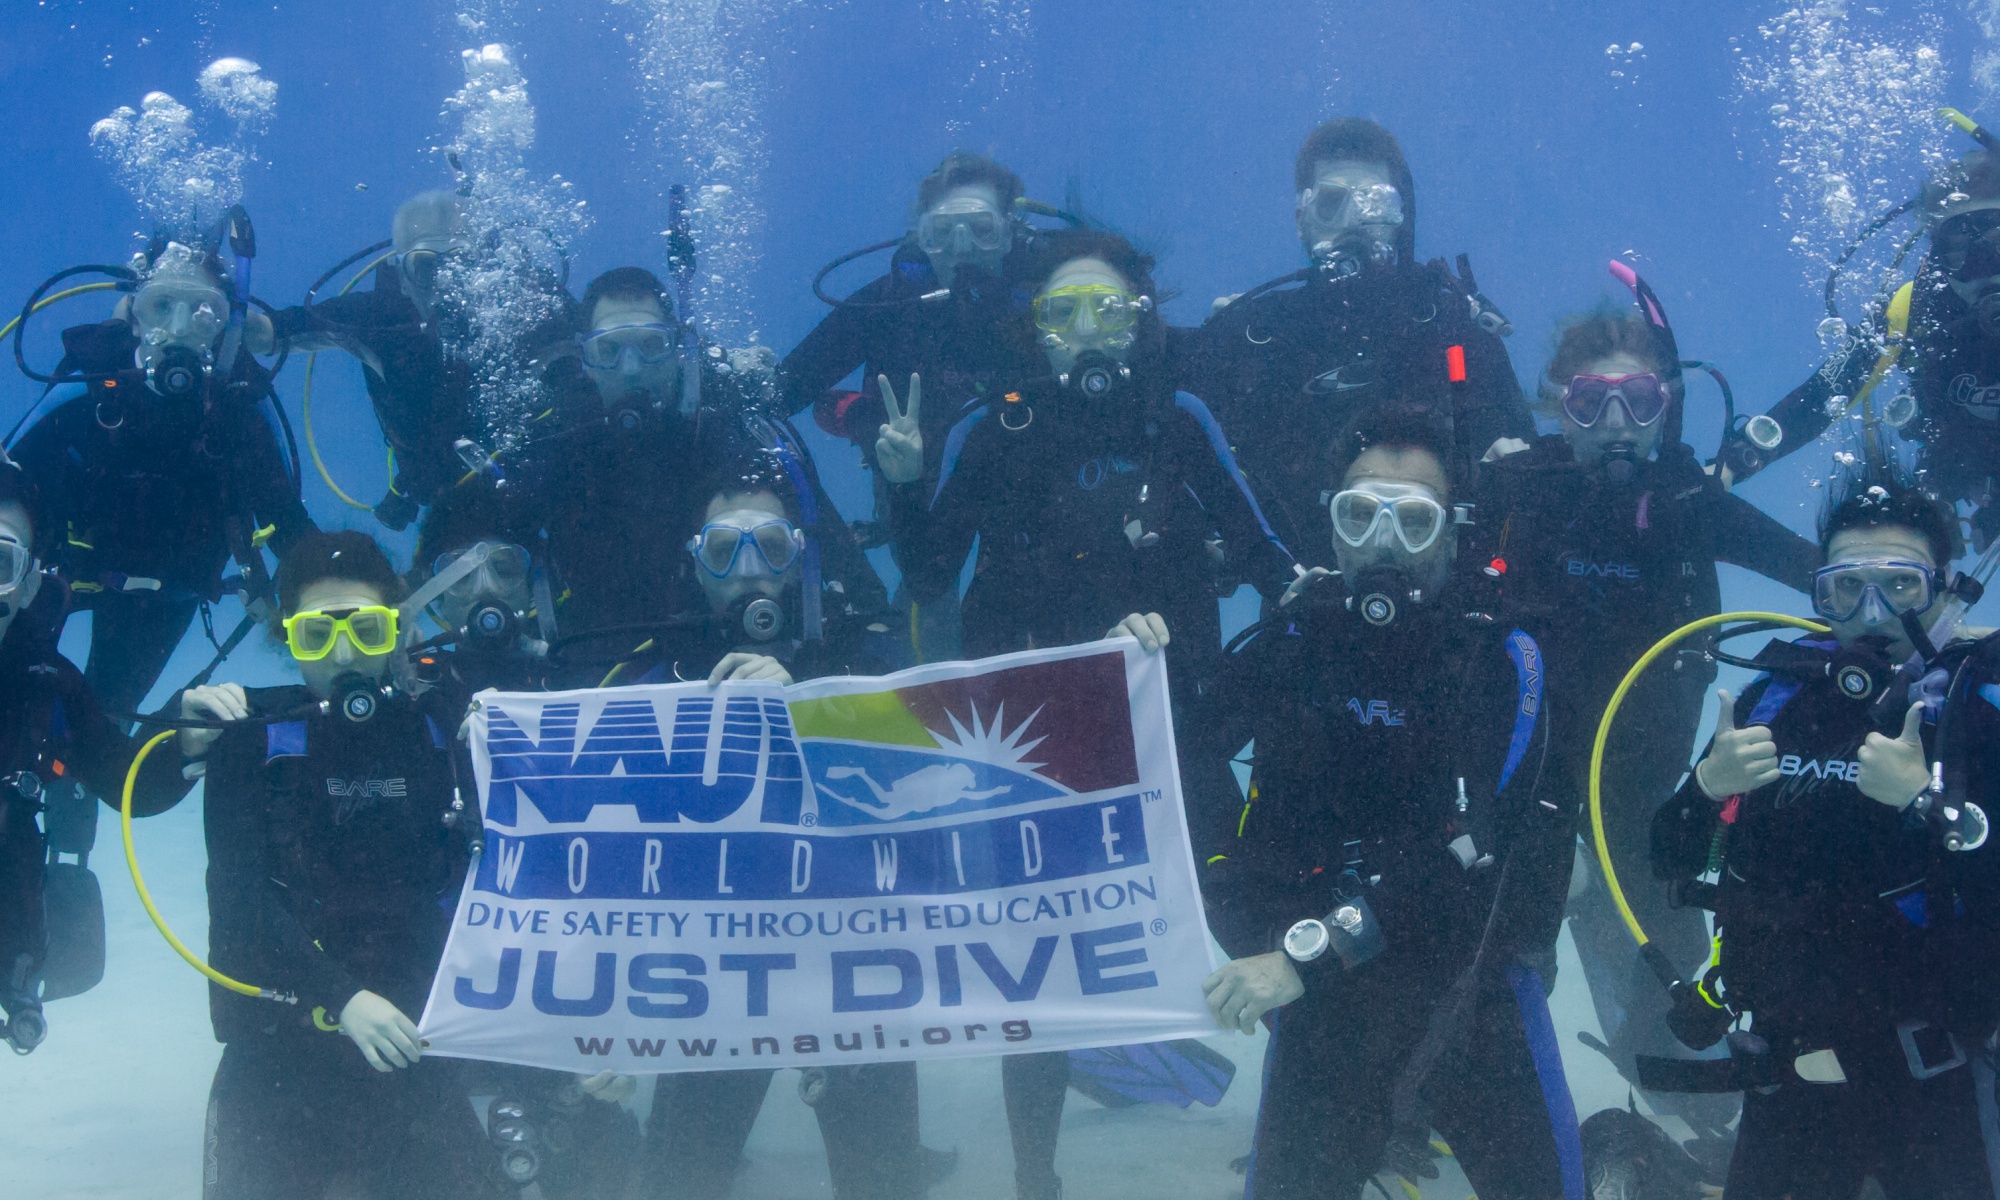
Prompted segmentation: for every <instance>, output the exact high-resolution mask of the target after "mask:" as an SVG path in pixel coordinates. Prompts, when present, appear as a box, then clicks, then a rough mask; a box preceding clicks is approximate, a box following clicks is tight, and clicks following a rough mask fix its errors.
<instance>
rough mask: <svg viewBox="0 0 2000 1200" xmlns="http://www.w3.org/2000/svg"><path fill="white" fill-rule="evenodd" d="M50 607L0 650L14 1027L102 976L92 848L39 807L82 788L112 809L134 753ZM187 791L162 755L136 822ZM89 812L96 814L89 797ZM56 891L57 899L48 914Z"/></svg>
mask: <svg viewBox="0 0 2000 1200" xmlns="http://www.w3.org/2000/svg"><path fill="white" fill-rule="evenodd" d="M49 599H53V597H49ZM46 608H47V606H46V605H44V604H42V603H37V604H35V605H31V606H30V607H29V609H28V610H27V611H26V612H24V613H22V614H20V615H18V616H16V617H15V619H14V621H13V623H12V624H11V625H10V626H9V627H8V629H7V634H6V637H5V638H4V640H0V1009H4V1010H6V1013H7V1014H8V1015H9V1016H12V1017H18V1016H20V1015H21V1014H22V1013H23V1012H24V1011H28V1010H31V1009H39V1007H40V1004H39V1001H40V1000H41V999H59V998H61V997H62V996H71V995H75V994H76V993H78V992H81V991H84V990H85V989H87V988H89V987H90V986H92V985H93V984H95V983H96V982H97V978H98V977H99V976H101V975H102V973H103V962H104V915H103V907H102V901H101V900H100V899H97V898H96V897H97V896H98V892H97V884H96V881H95V880H94V879H92V878H91V876H90V871H89V867H88V866H87V863H88V860H89V855H90V846H89V844H88V843H87V842H79V841H78V839H77V836H76V833H77V831H76V830H74V829H70V828H65V827H63V826H62V825H61V824H60V822H59V821H52V820H51V819H50V817H51V814H53V813H56V812H59V811H62V810H60V809H57V808H54V807H50V808H45V807H44V806H45V805H48V804H49V803H50V801H51V800H53V799H54V798H55V797H56V796H57V795H58V794H60V795H62V796H64V797H65V798H69V796H70V794H71V793H73V792H75V791H77V790H78V789H79V788H87V789H89V791H90V792H92V793H95V794H96V795H98V796H101V797H103V798H104V800H105V803H107V804H114V805H115V804H117V803H118V802H119V798H120V796H121V794H122V792H123V791H124V786H125V773H126V769H127V768H128V767H130V766H131V763H132V755H133V753H134V751H135V750H136V749H137V748H138V747H137V744H136V743H135V742H133V741H132V739H130V738H128V737H126V736H125V734H124V733H123V732H122V731H121V730H120V729H118V728H117V727H116V726H114V725H113V724H112V723H111V721H110V719H109V718H107V717H106V716H105V715H104V712H103V710H102V709H100V708H99V707H98V705H97V699H96V697H95V696H93V695H92V694H91V691H90V686H89V685H88V684H86V683H85V682H84V680H83V673H82V672H80V671H78V670H77V669H76V668H75V667H74V666H72V665H71V664H70V661H69V660H68V659H66V658H64V657H63V656H62V655H61V654H59V653H57V651H56V639H55V637H54V636H53V635H52V634H51V633H50V632H49V630H48V629H47V628H46V624H45V622H38V618H40V617H43V616H44V615H45V613H46ZM38 624H40V626H41V627H37V626H38ZM189 786H190V784H189V783H188V781H186V780H184V779H182V778H181V759H180V755H179V754H176V753H173V752H172V751H171V748H169V750H167V751H166V752H162V753H156V754H154V755H152V756H151V757H150V758H149V759H148V760H147V762H146V765H145V767H144V768H143V769H142V770H141V771H140V773H139V778H138V781H137V783H136V785H135V786H134V788H133V796H132V814H133V815H134V816H139V817H145V816H151V815H153V814H154V813H158V812H164V811H165V810H166V809H168V808H171V807H173V805H174V804H175V803H177V802H178V801H179V800H180V798H181V797H182V796H184V795H186V794H187V791H188V788H189ZM84 801H85V802H86V803H90V804H93V805H94V804H95V801H92V800H90V799H89V796H88V795H85V796H84ZM38 816H40V817H42V820H43V822H44V824H37V821H36V818H37V817H38ZM45 825H46V827H45ZM58 854H72V855H75V856H76V858H77V861H76V862H73V863H68V862H62V861H60V860H57V859H56V858H55V856H56V855H58ZM50 890H53V891H54V892H55V893H57V895H56V896H55V902H54V903H53V904H52V905H50V906H49V908H47V909H45V906H44V897H45V894H47V892H49V891H50ZM91 908H94V909H95V911H94V912H93V911H86V910H88V909H91ZM51 910H53V911H51ZM52 943H53V944H52ZM51 951H53V953H54V955H55V957H56V958H58V959H60V960H61V962H60V967H61V968H62V969H61V970H59V971H58V974H60V975H62V976H63V977H62V978H60V979H54V978H52V979H50V980H49V981H48V984H49V987H48V992H47V994H46V995H45V994H44V993H43V989H42V987H41V980H40V975H41V972H42V969H43V966H44V960H45V959H46V958H48V957H49V955H50V954H51ZM93 964H94V968H95V969H94V970H93V969H92V966H93Z"/></svg>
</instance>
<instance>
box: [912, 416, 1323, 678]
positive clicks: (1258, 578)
mask: <svg viewBox="0 0 2000 1200" xmlns="http://www.w3.org/2000/svg"><path fill="white" fill-rule="evenodd" d="M1135 378H1136V376H1135ZM1013 394H1015V395H1018V396H1019V397H1020V399H1019V400H1007V399H1002V400H999V401H995V402H991V403H988V404H983V405H980V406H979V407H977V408H975V409H973V410H972V412H971V413H969V414H968V415H967V416H966V417H965V418H964V419H963V420H961V421H960V422H959V423H958V424H957V425H956V426H955V427H954V428H953V429H952V431H951V436H950V438H949V439H948V441H947V444H946V447H945V458H944V463H943V466H942V468H941V471H940V477H939V479H938V483H937V487H936V489H935V491H933V492H930V493H926V492H925V490H924V488H923V485H922V484H921V483H920V482H919V483H912V484H898V485H896V487H895V488H894V489H893V491H892V494H891V499H892V500H893V502H894V504H893V507H892V508H891V510H890V512H891V516H892V519H893V520H894V522H895V528H896V562H897V565H898V566H900V567H901V568H902V569H903V573H904V575H905V577H906V578H907V579H908V580H909V583H910V586H911V587H912V588H913V589H914V590H915V592H916V594H917V596H918V597H919V598H928V597H930V596H935V595H939V594H941V593H943V592H944V591H946V590H947V589H951V588H955V587H956V586H957V583H958V579H959V573H960V571H961V570H962V568H963V566H964V563H965V558H966V555H967V553H968V552H969V551H970V550H971V549H972V543H973V539H974V538H975V537H977V539H978V542H979V555H978V561H977V562H976V563H975V564H974V566H973V572H972V583H971V586H970V587H968V588H967V590H966V593H965V631H966V635H965V649H966V653H967V654H968V655H969V656H972V657H986V656H988V655H993V654H1004V653H1007V652H1009V651H1013V650H1026V649H1029V648H1031V647H1036V646H1067V645H1073V644H1075V643H1078V642H1088V641H1094V640H1096V639H1098V638H1101V637H1103V636H1104V634H1105V631H1106V630H1108V629H1110V628H1111V626H1112V625H1114V624H1116V623H1117V622H1118V621H1120V620H1122V619H1123V618H1124V617H1125V616H1126V615H1128V614H1130V613H1135V612H1139V613H1144V612H1157V613H1159V614H1161V615H1162V616H1163V617H1164V618H1165V619H1166V622H1167V631H1168V633H1169V634H1171V635H1172V639H1173V640H1172V642H1171V644H1170V646H1169V648H1168V654H1169V656H1170V657H1171V658H1172V659H1173V661H1174V664H1175V669H1176V674H1175V675H1174V676H1173V680H1174V692H1175V696H1176V699H1177V700H1179V699H1183V698H1188V697H1192V696H1194V695H1196V694H1197V693H1198V692H1199V691H1200V690H1201V689H1202V687H1203V685H1204V684H1205V682H1206V681H1207V678H1208V676H1209V675H1210V674H1211V673H1212V671H1213V667H1214V663H1215V661H1216V658H1217V655H1218V649H1219V647H1220V644H1221V619H1220V616H1219V614H1218V611H1217V607H1216V595H1215V588H1214V579H1215V577H1216V576H1217V574H1218V571H1219V567H1218V563H1217V556H1216V555H1215V554H1214V552H1213V551H1212V550H1211V548H1210V546H1209V545H1208V541H1209V539H1210V538H1211V536H1212V535H1213V534H1216V533H1220V534H1221V535H1222V544H1223V545H1224V546H1225V547H1226V548H1227V552H1228V554H1229V555H1230V557H1231V566H1232V568H1233V569H1234V570H1236V571H1238V572H1241V573H1242V574H1243V575H1244V576H1245V577H1247V578H1249V579H1250V580H1251V581H1252V582H1253V583H1255V584H1256V585H1257V587H1258V589H1259V590H1260V591H1262V592H1263V593H1264V594H1265V595H1266V596H1267V597H1268V598H1271V599H1273V600H1275V599H1276V597H1277V596H1278V594H1279V593H1280V592H1281V591H1283V589H1284V587H1285V585H1286V583H1288V582H1289V581H1290V579H1291V578H1292V571H1291V565H1292V557H1291V554H1290V553H1289V552H1288V551H1287V550H1286V549H1285V547H1284V546H1283V545H1282V544H1280V543H1279V541H1278V539H1277V538H1276V537H1275V536H1274V535H1273V533H1272V531H1271V527H1270V525H1269V524H1268V523H1266V521H1265V520H1264V514H1263V512H1262V510H1261V509H1260V508H1259V507H1258V504H1257V501H1256V500H1255V499H1254V498H1252V496H1251V494H1250V490H1249V488H1248V486H1247V485H1246V484H1245V482H1244V479H1243V473H1242V471H1240V470H1239V469H1238V468H1237V465H1236V460H1235V458H1234V456H1233V455H1232V454H1231V453H1230V449H1229V446H1228V445H1227V444H1226V442H1225V441H1224V439H1223V436H1222V431H1221V430H1220V429H1219V428H1218V427H1217V425H1216V423H1215V419H1214V418H1213V417H1212V416H1210V415H1209V412H1208V409H1207V408H1205V407H1204V406H1203V405H1202V403H1201V401H1200V400H1197V399H1196V398H1195V397H1193V396H1191V395H1189V394H1188V393H1186V392H1179V393H1171V392H1169V393H1166V394H1165V395H1161V396H1158V397H1157V398H1146V399H1141V398H1137V397H1118V398H1115V399H1113V400H1110V401H1097V402H1091V401H1085V400H1083V399H1081V398H1080V396H1078V395H1077V394H1076V393H1073V392H1070V391H1068V390H1067V389H1063V388H1059V387H1057V386H1055V385H1054V384H1053V383H1048V382H1044V383H1039V384H1033V385H1025V386H1023V387H1021V388H1020V389H1018V391H1016V392H1014V393H1013ZM1100 406H1101V407H1100Z"/></svg>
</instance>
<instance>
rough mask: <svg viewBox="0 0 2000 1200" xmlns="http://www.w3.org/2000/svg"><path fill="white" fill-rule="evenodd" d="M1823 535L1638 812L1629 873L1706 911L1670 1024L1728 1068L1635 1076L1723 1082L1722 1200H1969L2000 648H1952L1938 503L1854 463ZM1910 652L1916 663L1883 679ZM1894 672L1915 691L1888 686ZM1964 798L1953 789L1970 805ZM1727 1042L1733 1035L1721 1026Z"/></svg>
mask: <svg viewBox="0 0 2000 1200" xmlns="http://www.w3.org/2000/svg"><path fill="white" fill-rule="evenodd" d="M1829 499H1830V506H1829V508H1828V510H1827V512H1826V515H1825V516H1824V517H1823V518H1822V520H1821V522H1820V546H1821V549H1822V551H1823V552H1824V555H1825V559H1826V565H1825V566H1824V567H1822V568H1820V570H1819V571H1818V572H1817V573H1816V574H1815V576H1814V580H1813V591H1812V597H1813V609H1814V611H1815V612H1816V613H1817V614H1818V615H1819V617H1820V619H1821V620H1823V621H1825V622H1826V624H1827V625H1828V626H1830V627H1831V636H1830V637H1828V636H1825V635H1818V636H1809V637H1807V638H1804V639H1801V640H1800V641H1798V642H1793V643H1786V642H1778V641H1773V642H1771V643H1770V644H1769V645H1767V646H1766V647H1765V648H1764V650H1763V651H1761V652H1760V653H1759V654H1758V656H1757V658H1756V660H1755V665H1756V666H1758V667H1759V668H1760V669H1762V670H1763V671H1764V674H1762V675H1760V676H1758V678H1757V679H1756V680H1755V681H1754V682H1753V683H1751V684H1750V685H1749V686H1748V687H1747V688H1745V689H1744V692H1743V695H1742V696H1741V697H1740V698H1736V697H1732V696H1731V695H1730V694H1729V693H1728V692H1726V691H1724V692H1719V693H1718V699H1719V701H1720V704H1721V712H1720V715H1719V717H1718V721H1717V726H1716V732H1715V736H1714V739H1713V741H1712V742H1711V743H1710V745H1709V747H1708V749H1707V751H1706V753H1705V754H1704V755H1703V757H1702V759H1701V761H1700V762H1699V763H1698V764H1697V765H1696V767H1695V769H1694V771H1693V772H1692V773H1691V774H1690V775H1689V776H1688V778H1687V780H1686V781H1685V782H1684V783H1683V784H1682V785H1681V788H1680V790H1679V792H1678V793H1677V794H1676V795H1675V796H1674V797H1673V799H1672V800H1671V801H1670V802H1669V803H1668V804H1667V805H1666V806H1664V807H1662V808H1661V809H1660V810H1659V812H1658V814H1657V815H1656V816H1655V818H1654V822H1653V837H1652V863H1653V869H1654V872H1655V873H1656V874H1657V875H1658V876H1659V877H1660V878H1662V879H1666V880H1671V881H1673V883H1674V885H1675V887H1676V889H1677V890H1678V891H1679V892H1680V893H1681V895H1682V897H1683V899H1684V901H1685V902H1687V903H1690V904H1697V905H1699V906H1701V907H1703V908H1709V909H1712V910H1713V911H1714V913H1715V951H1714V957H1713V958H1712V959H1711V960H1710V962H1709V964H1708V967H1707V969H1706V971H1705V972H1704V973H1703V975H1702V976H1701V977H1700V979H1699V980H1698V981H1697V983H1696V984H1694V985H1685V984H1684V985H1681V986H1679V987H1677V988H1676V989H1675V991H1676V1003H1675V1006H1674V1011H1673V1021H1674V1032H1675V1034H1676V1035H1677V1036H1678V1037H1679V1038H1680V1039H1681V1041H1682V1042H1683V1043H1685V1044H1686V1045H1687V1046H1688V1047H1689V1048H1691V1049H1695V1050H1701V1049H1706V1048H1707V1047H1709V1046H1712V1045H1714V1044H1715V1043H1717V1042H1719V1041H1722V1040H1723V1039H1724V1037H1725V1035H1727V1039H1728V1044H1729V1054H1730V1056H1729V1057H1728V1058H1727V1059H1716V1060H1708V1061H1702V1062H1660V1061H1658V1060H1652V1061H1645V1060H1642V1062H1641V1064H1640V1072H1641V1075H1642V1076H1644V1075H1646V1074H1648V1073H1649V1071H1650V1072H1655V1073H1656V1074H1657V1077H1656V1078H1655V1080H1654V1086H1655V1087H1659V1088H1672V1087H1683V1088H1691V1089H1699V1090H1712V1091H1738V1090H1740V1091H1742V1092H1743V1120H1742V1124H1741V1126H1740V1127H1739V1130H1738V1133H1737V1139H1736V1151H1735V1155H1734V1158H1733V1159H1732V1161H1731V1163H1730V1167H1729V1178H1728V1182H1727V1193H1728V1195H1729V1196H1730V1197H1732V1198H1733V1200H1779V1198H1780V1197H1787V1196H1798V1197H1805V1196H1814V1197H1819V1196H1826V1197H1834V1196H1841V1197H1845V1196H1853V1195H1856V1194H1858V1191H1859V1189H1860V1188H1861V1185H1862V1182H1863V1180H1864V1179H1865V1178H1866V1177H1868V1176H1871V1175H1872V1176H1873V1177H1874V1178H1875V1179H1876V1181H1877V1182H1878V1183H1879V1184H1880V1185H1881V1188H1882V1191H1883V1193H1884V1194H1886V1195H1887V1196H1888V1197H1890V1198H1891V1200H1904V1198H1909V1200H1915V1198H1916V1197H1926V1198H1929V1200H1970V1198H1972V1197H1978V1198H1980V1200H1992V1197H1993V1196H1994V1194H1995V1191H1994V1183H1993V1177H1992V1175H1991V1174H1989V1170H1988V1160H1987V1152H1986V1150H1985V1148H1984V1145H1983V1142H1982V1137H1981V1132H1980V1123H1981V1122H1980V1113H1979V1109H1980V1106H1981V1104H1982V1103H1984V1101H1983V1100H1982V1099H1981V1098H1979V1097H1978V1096H1977V1095H1976V1090H1977V1087H1978V1086H1990V1076H1989V1077H1988V1082H1987V1083H1985V1084H1984V1085H1976V1083H1975V1075H1974V1069H1973V1067H1972V1065H1970V1064H1969V1063H1968V1055H1976V1054H1979V1053H1981V1052H1982V1051H1983V1050H1984V1049H1985V1048H1986V1047H1989V1046H1990V1045H1991V1038H1992V1036H1993V1032H1994V1028H1995V1024H1996V1021H2000V992H1996V985H1995V978H1996V977H1995V974H1994V971H1993V964H1994V962H1995V961H1996V952H2000V843H1996V842H1993V841H1991V840H1989V838H1988V836H1987V834H1988V821H1987V815H1986V812H1985V810H1984V809H1983V808H1982V807H1981V804H1982V803H1983V804H1988V805H1990V804H1991V798H1992V796H1993V795H1994V794H1995V793H1994V788H1995V778H1996V775H1995V770H1996V766H2000V764H1996V762H1995V758H1994V747H1995V746H2000V703H1996V700H1995V697H2000V688H1997V687H1996V684H1995V682H1994V679H1995V674H1996V671H2000V641H1996V639H1995V638H1994V637H1992V636H1987V637H1985V638H1983V639H1981V640H1979V641H1976V642H1975V641H1972V640H1969V639H1956V638H1954V637H1953V634H1954V633H1955V631H1956V623H1957V617H1958V615H1959V614H1960V613H1961V612H1962V611H1963V607H1964V606H1965V605H1968V604H1970V603H1972V602H1974V601H1976V599H1977V595H1978V589H1977V585H1976V583H1974V582H1973V581H1971V580H1969V579H1967V577H1965V576H1962V575H1961V576H1956V577H1953V576H1950V575H1949V574H1948V566H1947V564H1949V563H1950V562H1951V560H1952V558H1953V557H1954V552H1955V551H1956V550H1957V549H1958V547H1957V545H1956V544H1955V543H1956V541H1957V538H1958V531H1957V521H1956V514H1955V513H1954V512H1953V510H1952V508H1951V506H1950V504H1949V503H1948V502H1946V501H1944V500H1942V499H1941V498H1938V497H1934V496H1932V495H1929V494H1926V493H1924V492H1921V491H1919V490H1917V488H1916V487H1915V486H1913V485H1912V483H1911V482H1910V481H1908V480H1907V479H1904V478H1901V477H1899V474H1898V473H1896V472H1894V471H1893V470H1891V469H1884V468H1880V467H1864V468H1862V469H1861V470H1860V471H1858V472H1857V473H1855V474H1853V475H1850V476H1849V477H1848V478H1847V479H1846V480H1845V481H1844V487H1843V489H1842V492H1841V494H1839V495H1836V496H1834V497H1830V498H1829ZM1912 654H1914V655H1916V656H1917V657H1918V658H1919V659H1920V666H1919V667H1918V668H1917V670H1916V671H1912V672H1904V671H1900V670H1899V669H1898V666H1897V664H1899V663H1902V662H1904V661H1906V658H1907V657H1908V656H1911V655H1912ZM1913 676H1914V677H1915V679H1914V682H1911V680H1912V678H1913ZM1975 798H1976V799H1975ZM1744 1017H1749V1018H1751V1022H1752V1023H1751V1026H1750V1028H1748V1029H1740V1028H1739V1029H1737V1031H1736V1032H1730V1031H1731V1028H1732V1026H1735V1025H1737V1024H1739V1022H1740V1019H1741V1018H1744Z"/></svg>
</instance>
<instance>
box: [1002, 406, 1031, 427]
mask: <svg viewBox="0 0 2000 1200" xmlns="http://www.w3.org/2000/svg"><path fill="white" fill-rule="evenodd" d="M1013 411H1015V410H1013V409H1011V408H1003V409H1001V410H1000V428H1002V429H1004V430H1006V431H1007V432H1009V433H1019V432H1021V431H1022V430H1023V429H1026V428H1027V427H1028V426H1030V425H1033V424H1034V423H1035V410H1034V409H1032V408H1028V407H1026V406H1023V407H1022V408H1021V409H1020V411H1021V412H1023V413H1026V414H1027V415H1026V416H1024V417H1022V418H1021V423H1020V424H1019V425H1013V424H1010V423H1009V422H1008V420H1007V414H1008V413H1011V412H1013Z"/></svg>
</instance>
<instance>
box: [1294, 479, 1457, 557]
mask: <svg viewBox="0 0 2000 1200" xmlns="http://www.w3.org/2000/svg"><path fill="white" fill-rule="evenodd" d="M1320 501H1321V502H1322V503H1324V504H1325V505H1326V506H1327V511H1328V512H1329V513H1330V514H1331V515H1332V517H1333V532H1334V536H1336V537H1338V538H1339V539H1340V540H1341V541H1343V542H1346V543H1347V544H1348V545H1349V546H1352V547H1353V548H1354V549H1356V550H1361V549H1366V548H1367V547H1368V546H1370V545H1375V546H1381V547H1393V546H1400V547H1401V548H1402V550H1403V551H1404V552H1405V553H1407V554H1412V555H1415V554H1422V553H1423V552H1424V551H1426V550H1428V549H1430V548H1431V547H1432V546H1434V545H1436V544H1437V540H1438V538H1439V537H1440V536H1442V535H1443V533H1444V527H1445V524H1446V521H1447V519H1448V517H1449V516H1450V514H1449V513H1447V512H1446V511H1445V507H1444V505H1443V504H1442V503H1441V502H1439V500H1438V498H1437V494H1436V493H1434V492H1432V491H1431V490H1430V489H1429V488H1427V487H1424V486H1422V485H1421V484H1414V483H1378V482H1376V481H1374V480H1362V481H1359V482H1357V483H1356V484H1355V486H1353V487H1350V488H1343V489H1342V490H1340V491H1337V492H1335V491H1329V492H1323V493H1321V495H1320Z"/></svg>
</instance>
